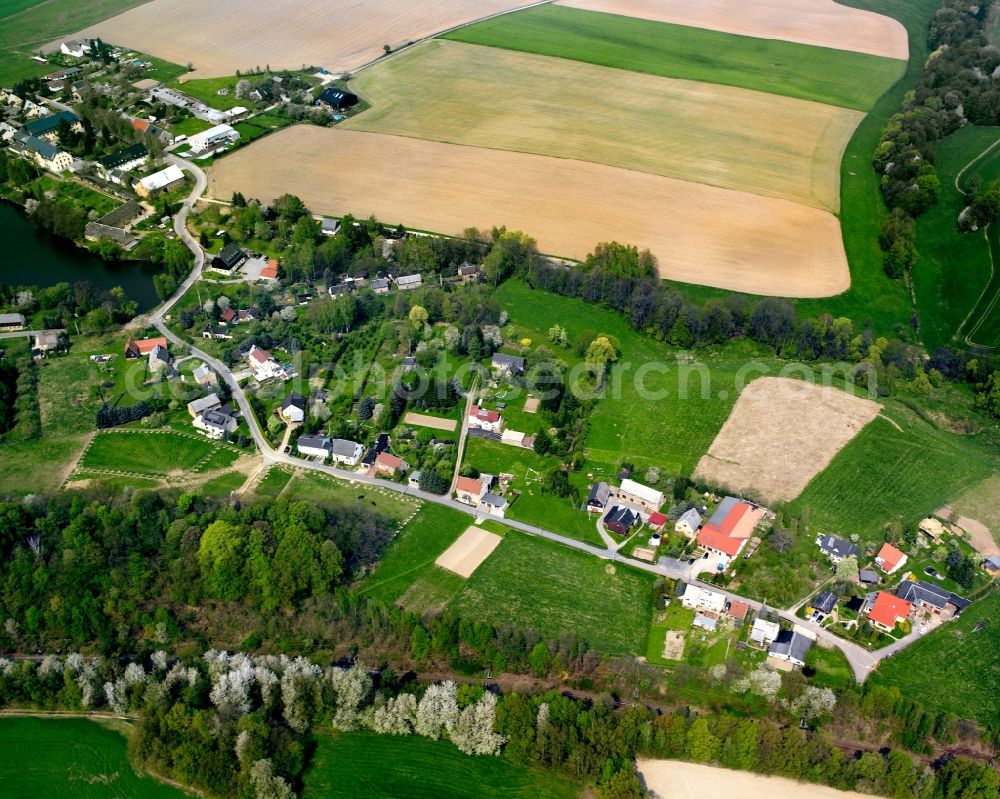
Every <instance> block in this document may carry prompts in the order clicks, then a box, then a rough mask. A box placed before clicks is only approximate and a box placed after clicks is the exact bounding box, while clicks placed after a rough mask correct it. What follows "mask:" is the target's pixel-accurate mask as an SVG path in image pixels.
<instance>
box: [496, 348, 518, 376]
mask: <svg viewBox="0 0 1000 799" xmlns="http://www.w3.org/2000/svg"><path fill="white" fill-rule="evenodd" d="M493 365H494V366H497V367H500V368H502V369H511V370H514V371H522V372H523V371H524V358H519V357H517V356H516V355H505V354H504V353H502V352H495V353H493Z"/></svg>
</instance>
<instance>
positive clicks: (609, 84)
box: [344, 41, 864, 226]
mask: <svg viewBox="0 0 1000 799" xmlns="http://www.w3.org/2000/svg"><path fill="white" fill-rule="evenodd" d="M351 85H352V87H353V88H354V89H355V90H356V91H357V92H358V94H360V95H362V96H364V98H365V99H366V100H367V101H368V102H370V103H371V104H372V107H371V108H370V109H368V110H367V111H365V112H364V113H363V114H360V115H358V116H356V117H353V118H351V119H350V120H348V121H346V122H345V123H344V126H345V127H347V128H350V129H353V130H365V131H370V132H374V133H392V134H396V135H401V136H412V137H414V138H419V139H430V140H434V141H444V142H449V143H452V144H468V145H473V146H476V147H487V148H491V149H496V150H510V151H514V152H526V153H535V154H537V155H551V156H556V157H558V158H572V159H578V160H580V161H589V162H592V163H598V164H606V165H608V166H616V167H622V168H624V169H632V170H636V171H639V172H648V173H650V174H654V175H663V176H666V177H674V178H680V179H683V180H690V181H695V182H698V183H706V184H709V185H711V186H718V187H721V188H727V189H735V190H738V191H747V192H753V193H755V194H760V195H763V196H766V197H775V198H780V199H785V200H792V201H793V202H799V203H804V204H806V205H811V206H813V207H815V208H821V209H824V210H828V211H834V212H836V211H837V210H838V208H839V204H840V161H841V158H842V156H843V154H844V149H845V148H846V146H847V142H848V141H849V139H850V138H851V135H852V134H853V133H854V129H855V128H856V127H857V125H858V123H859V122H860V121H861V119H862V118H863V117H864V114H863V113H862V112H860V111H854V110H850V109H846V108H837V107H835V106H831V105H825V104H823V103H815V102H811V101H807V100H798V99H794V98H790V97H782V96H779V95H775V94H766V93H763V92H757V91H749V90H747V89H742V88H737V87H733V86H722V85H719V84H713V83H702V82H698V81H689V80H676V79H673V78H664V77H660V76H657V75H646V74H642V73H637V72H629V71H627V70H621V69H610V68H608V67H603V66H597V65H594V64H587V63H582V62H579V61H570V60H566V59H562V58H551V57H548V56H540V55H535V54H533V53H522V52H513V51H510V50H501V49H498V48H495V47H482V46H478V45H471V44H464V43H460V42H453V41H432V42H426V43H424V44H421V45H420V46H418V47H414V48H413V49H411V50H409V51H408V52H406V53H403V54H401V55H400V56H399V57H397V58H392V59H389V60H387V61H385V62H382V63H380V64H378V65H376V66H374V67H372V68H371V69H368V70H365V71H364V72H362V73H360V74H359V75H357V76H356V77H355V79H354V80H353V81H352V83H351ZM512 87H516V88H512ZM594 87H600V90H599V91H595V90H594ZM713 222H714V223H715V224H716V225H719V226H721V225H723V224H724V220H723V219H717V220H713Z"/></svg>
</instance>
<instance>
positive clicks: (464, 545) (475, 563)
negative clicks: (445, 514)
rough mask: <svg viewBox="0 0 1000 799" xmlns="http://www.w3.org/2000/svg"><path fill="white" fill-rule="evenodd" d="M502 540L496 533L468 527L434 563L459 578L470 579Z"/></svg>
mask: <svg viewBox="0 0 1000 799" xmlns="http://www.w3.org/2000/svg"><path fill="white" fill-rule="evenodd" d="M502 540H503V539H502V538H501V537H500V536H498V535H497V534H496V533H490V532H487V531H486V530H481V529H480V528H478V527H475V526H473V527H469V528H468V529H467V530H466V531H465V532H464V533H462V535H461V536H459V538H458V540H457V541H456V542H455V543H454V544H452V545H451V546H450V547H448V548H447V549H446V550H445V551H444V552H442V553H441V554H440V555H439V556H438V559H437V560H435V561H434V563H435V564H436V565H438V566H440V567H441V568H442V569H447V570H448V571H450V572H454V573H455V574H457V575H458V576H459V577H471V576H472V574H473V573H474V572H475V571H476V569H478V568H479V567H480V565H482V563H483V561H484V560H486V559H487V558H488V557H489V556H490V555H491V554H492V553H493V550H494V549H496V548H497V546H498V545H499V544H500V542H501V541H502Z"/></svg>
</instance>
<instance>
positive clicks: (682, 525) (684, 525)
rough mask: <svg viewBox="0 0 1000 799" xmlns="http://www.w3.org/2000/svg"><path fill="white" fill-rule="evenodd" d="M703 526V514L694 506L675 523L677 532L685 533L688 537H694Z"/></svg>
mask: <svg viewBox="0 0 1000 799" xmlns="http://www.w3.org/2000/svg"><path fill="white" fill-rule="evenodd" d="M699 527H701V514H700V513H698V511H696V510H695V509H694V508H691V509H690V510H686V511H684V513H682V514H681V516H680V518H679V519H677V522H676V524H674V532H675V533H683V534H684V535H686V536H687V537H688V538H693V537H694V534H695V533H697V532H698V528H699Z"/></svg>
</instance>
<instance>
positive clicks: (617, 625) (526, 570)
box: [451, 531, 654, 655]
mask: <svg viewBox="0 0 1000 799" xmlns="http://www.w3.org/2000/svg"><path fill="white" fill-rule="evenodd" d="M611 572H613V573H611ZM653 580H654V577H653V575H651V574H647V573H645V572H638V571H633V570H631V569H629V568H627V567H625V566H622V565H621V564H618V565H617V566H612V564H611V563H609V562H607V561H604V560H601V559H599V558H596V557H594V556H592V555H587V554H585V553H583V552H579V551H577V550H573V549H569V548H567V547H564V546H562V545H560V544H556V543H553V542H550V541H546V540H544V539H541V538H535V537H532V536H528V535H525V534H523V533H519V532H516V531H511V532H509V533H507V535H506V536H505V537H504V540H503V542H502V543H501V544H500V546H498V547H497V548H496V549H495V550H494V551H493V554H492V555H490V557H489V558H487V559H486V561H485V562H484V563H483V564H482V565H481V566H480V567H479V568H478V569H477V570H476V572H475V574H473V575H472V577H470V578H469V580H468V581H467V582H466V585H465V587H464V588H463V589H462V591H461V592H460V593H459V595H458V596H457V597H456V598H455V599H454V600H453V601H452V603H451V608H452V609H454V610H455V611H456V612H457V613H458V615H459V616H461V617H465V618H470V619H477V620H480V621H484V622H488V623H490V624H513V625H516V626H518V627H522V628H524V627H530V628H534V629H536V630H538V631H539V632H540V633H541V634H542V635H543V636H545V637H546V638H552V639H554V638H558V637H560V636H562V635H565V634H568V633H575V634H576V635H579V636H581V637H582V638H584V639H586V640H587V642H588V643H589V644H590V645H591V646H592V647H594V648H595V649H597V650H599V651H601V652H604V653H606V654H633V655H635V654H641V653H642V652H645V651H646V637H647V635H648V633H649V623H650V614H651V608H650V603H651V592H652V585H653Z"/></svg>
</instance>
